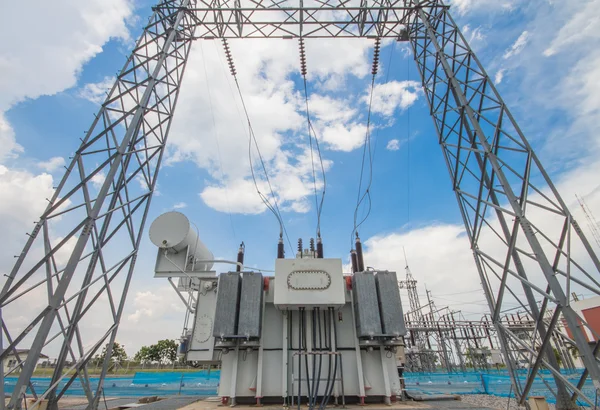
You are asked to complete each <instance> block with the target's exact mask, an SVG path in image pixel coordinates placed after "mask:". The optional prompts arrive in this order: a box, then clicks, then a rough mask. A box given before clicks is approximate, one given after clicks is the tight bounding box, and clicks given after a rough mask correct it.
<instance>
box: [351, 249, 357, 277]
mask: <svg viewBox="0 0 600 410" xmlns="http://www.w3.org/2000/svg"><path fill="white" fill-rule="evenodd" d="M350 261H351V262H352V273H356V272H358V258H357V256H356V251H355V250H354V249H352V250H351V251H350Z"/></svg>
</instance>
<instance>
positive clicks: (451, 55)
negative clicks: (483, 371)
mask: <svg viewBox="0 0 600 410" xmlns="http://www.w3.org/2000/svg"><path fill="white" fill-rule="evenodd" d="M334 37H346V38H348V37H357V38H358V37H369V38H374V39H382V38H392V39H396V40H399V41H408V42H409V43H410V46H411V48H412V51H413V54H414V58H415V61H416V63H417V66H418V69H419V73H420V75H421V79H422V86H423V90H424V92H425V95H426V97H427V101H428V104H429V107H430V111H431V116H432V118H433V120H434V124H435V127H436V130H437V133H438V137H439V143H440V146H441V147H442V150H443V153H444V157H445V160H446V163H447V166H448V171H449V174H450V177H451V182H452V189H453V190H454V192H455V194H456V199H457V201H458V205H459V208H460V211H461V215H462V217H463V219H464V223H465V228H466V232H467V235H468V238H469V240H470V243H471V250H472V252H473V255H474V258H475V263H476V266H477V269H478V272H479V276H480V279H481V282H482V284H483V289H484V292H485V295H486V299H487V301H488V304H489V308H490V312H491V322H492V323H493V326H494V327H495V329H496V330H497V332H498V338H499V341H500V344H501V347H502V350H503V352H504V355H505V356H506V359H507V360H506V361H507V365H508V368H509V371H510V373H511V376H512V380H513V385H514V391H515V392H516V394H517V396H518V397H519V399H520V400H521V402H523V401H524V400H525V397H526V396H527V393H528V391H529V389H530V387H531V385H532V383H533V380H534V378H535V376H536V373H537V372H538V370H539V369H540V368H544V369H547V370H549V371H550V372H551V373H552V374H553V376H554V379H555V382H556V385H557V388H556V392H555V393H556V395H557V399H558V407H559V408H561V409H564V408H570V407H573V406H574V404H573V403H574V400H573V399H574V398H575V397H578V398H580V399H582V400H584V401H587V402H589V403H591V400H592V399H593V396H591V395H590V394H586V391H583V390H582V388H583V386H584V382H585V380H586V378H588V377H591V379H592V380H593V382H594V384H595V385H596V386H598V387H600V385H599V384H598V383H600V368H599V367H598V364H597V362H596V359H595V357H594V353H595V352H596V351H597V349H598V346H597V345H596V347H590V346H589V345H588V342H587V339H586V338H585V334H584V330H583V327H584V326H587V323H586V321H585V320H584V319H583V318H581V317H579V316H578V314H577V313H576V312H575V311H574V310H573V309H572V308H571V307H570V306H569V298H568V296H567V295H569V294H570V289H571V287H572V286H578V287H582V288H585V289H587V290H588V291H592V292H594V293H596V294H600V283H599V282H598V281H597V277H598V272H599V271H600V262H599V261H598V258H597V257H596V255H595V254H594V252H593V250H592V248H591V246H590V244H589V242H588V240H587V239H586V238H585V236H584V234H583V232H582V231H581V229H580V228H579V226H578V225H577V224H576V222H575V221H574V220H573V218H572V216H571V213H570V212H569V210H568V209H567V206H566V204H565V202H564V201H563V199H562V198H561V197H560V195H559V193H558V191H557V189H556V188H555V186H554V184H553V183H552V181H551V180H550V178H549V176H548V174H547V173H546V171H545V170H544V168H543V167H542V165H541V163H540V161H539V159H538V157H537V156H536V155H535V153H534V152H533V149H532V148H531V146H530V144H529V143H528V141H527V140H526V139H525V137H524V135H523V133H522V132H521V130H520V129H519V127H518V126H517V123H516V122H515V120H514V118H513V116H512V115H511V114H510V112H509V110H508V109H507V107H506V105H505V104H504V102H503V100H502V98H501V97H500V95H499V94H498V91H497V90H496V88H495V87H494V85H493V83H492V81H491V80H490V78H489V76H488V75H487V74H486V72H485V70H484V69H483V67H482V66H481V64H480V62H479V60H478V59H477V57H476V56H475V54H474V53H473V51H472V50H471V48H470V47H469V45H468V44H467V41H466V40H465V38H464V36H463V35H462V34H461V32H460V30H459V29H458V27H457V25H456V23H455V22H454V20H453V19H452V18H451V16H450V14H449V8H448V7H447V6H445V5H444V4H443V3H442V2H441V1H439V0H429V1H415V0H412V1H411V0H324V1H320V0H311V1H308V0H277V1H276V0H212V1H200V0H163V1H161V2H160V3H159V4H158V5H157V6H156V7H154V8H153V14H152V16H151V17H150V19H149V21H148V23H147V24H146V26H145V28H144V31H143V33H142V34H141V36H140V38H139V39H138V41H137V43H136V45H135V47H134V49H133V51H132V53H131V55H130V56H129V58H128V59H127V61H126V63H125V66H124V67H123V68H122V70H121V71H120V72H119V73H118V75H117V78H116V81H115V84H114V86H113V87H112V88H111V90H110V91H109V92H108V94H107V97H106V99H105V101H104V103H103V104H102V106H101V108H100V109H99V111H98V113H97V115H96V116H95V118H94V120H93V122H92V125H91V127H90V128H89V130H88V131H87V132H86V134H85V136H84V138H82V141H81V145H80V147H79V149H77V151H76V152H75V154H74V156H73V157H72V160H71V163H70V164H69V165H68V167H67V170H66V173H65V175H64V177H63V178H62V180H61V181H60V183H59V184H58V186H57V187H56V189H55V192H54V195H53V196H52V197H51V198H48V205H47V208H46V210H45V211H44V213H43V214H42V215H41V218H40V220H39V221H38V222H37V223H36V224H35V226H34V228H33V230H32V232H31V233H30V234H29V238H28V239H27V242H26V244H25V246H24V248H23V251H22V252H21V253H20V254H19V255H18V256H17V258H16V263H15V265H14V268H13V269H12V271H11V272H10V273H9V275H7V277H6V279H5V282H4V285H3V288H2V291H1V293H0V306H1V307H2V310H3V311H2V315H3V316H2V332H3V338H1V339H0V340H1V342H0V343H3V346H1V349H0V350H1V358H2V360H4V359H5V358H6V357H7V356H8V355H10V354H15V355H16V356H17V361H18V363H17V364H16V366H15V367H14V368H12V369H4V370H3V373H2V376H0V377H2V378H3V377H4V376H5V375H7V374H11V373H12V372H13V371H15V370H16V369H19V371H20V372H19V378H18V382H17V384H16V387H15V390H14V393H13V394H12V397H11V400H10V403H9V405H8V407H9V408H20V406H21V402H20V398H21V396H22V394H23V393H24V392H25V391H26V389H27V387H28V386H29V387H30V391H31V392H32V394H33V395H34V396H35V397H37V398H39V399H42V398H46V399H48V400H49V408H50V409H56V408H57V401H58V400H59V399H60V398H61V397H62V395H63V394H64V393H65V392H66V390H67V388H68V387H69V386H71V385H72V384H73V383H74V382H75V381H76V380H77V379H79V382H80V383H81V385H82V387H83V390H84V391H85V393H86V396H87V398H88V401H89V408H91V409H95V408H97V407H98V403H99V399H100V397H101V393H102V388H103V380H104V377H105V375H106V372H107V368H108V364H109V361H110V357H111V349H112V345H113V342H114V340H115V336H116V333H117V330H118V327H119V323H120V319H121V315H122V312H123V306H124V302H125V298H126V295H127V291H128V288H129V284H130V281H131V277H132V274H133V270H134V266H135V261H136V258H137V257H138V249H139V244H140V240H141V235H142V233H143V230H144V224H145V222H146V217H147V214H148V209H149V206H150V202H151V199H152V194H153V192H154V190H155V186H156V181H157V176H158V171H159V169H160V165H161V160H162V157H163V154H164V150H165V146H166V143H167V137H168V134H169V129H170V127H171V122H172V119H173V113H174V110H175V106H176V103H177V97H178V95H179V90H180V87H181V84H182V79H183V75H184V71H185V67H186V62H187V59H188V56H189V52H190V47H191V44H192V42H193V41H194V40H196V39H217V38H280V39H294V38H334ZM498 249H500V251H498ZM65 255H66V256H65ZM32 292H34V293H32ZM32 294H35V295H36V299H37V300H41V301H42V305H41V306H40V307H39V309H37V310H36V313H35V314H33V315H32V316H31V317H30V318H29V319H28V320H27V323H25V324H21V325H14V326H12V325H11V326H9V325H8V322H7V320H6V319H7V314H8V313H7V312H10V309H11V307H12V306H15V305H16V304H17V303H18V302H19V301H21V300H22V298H23V297H25V296H26V295H29V296H31V295H32ZM507 300H510V301H512V302H514V301H515V300H516V301H518V302H519V303H521V304H522V306H523V309H524V310H525V311H526V312H527V313H528V314H529V316H530V317H531V318H533V320H534V321H535V337H534V339H535V338H537V342H536V343H537V344H534V345H533V347H532V346H529V345H528V344H527V343H525V342H523V341H522V340H521V339H519V338H518V337H517V336H516V335H515V334H514V332H513V331H512V330H511V329H510V327H508V326H506V325H505V324H504V323H503V321H502V320H501V318H500V313H501V312H502V310H503V304H504V303H505V302H506V301H507ZM538 300H541V302H542V303H541V307H538V304H537V302H538ZM98 301H102V302H103V303H102V304H100V303H97V302H98ZM31 308H32V309H35V308H36V304H32V306H31ZM101 308H104V309H105V311H99V309H101ZM547 311H552V312H554V313H553V317H552V319H551V320H550V322H549V323H547V322H546V321H544V320H542V318H543V317H545V315H546V312H547ZM91 312H93V314H94V315H95V316H94V317H96V318H98V317H101V318H102V320H97V321H98V323H97V326H98V327H100V326H101V327H103V330H102V334H101V335H100V336H99V337H95V338H94V339H93V340H89V338H87V336H86V335H84V334H83V333H82V332H81V330H80V323H81V322H82V321H83V320H86V319H87V318H89V317H90V315H91ZM559 317H562V318H563V319H564V321H565V323H566V324H567V326H568V327H569V328H570V330H571V332H572V334H573V340H572V343H573V344H574V345H575V346H577V349H578V350H579V354H580V356H581V358H582V360H583V362H584V364H585V366H586V371H585V372H584V374H583V376H582V378H581V380H580V382H579V383H575V384H573V383H571V382H570V381H569V380H568V379H567V378H565V377H564V376H563V375H562V374H561V373H560V369H559V367H558V363H557V361H556V359H555V358H554V356H553V354H552V350H551V348H550V346H549V340H550V335H551V334H552V333H553V329H554V327H555V326H556V324H557V322H558V320H559ZM596 337H597V336H596ZM52 341H58V342H60V343H62V348H61V350H60V354H59V357H58V360H57V363H56V367H55V371H54V374H53V376H52V380H51V384H50V388H49V389H47V390H46V391H45V392H44V393H43V394H42V392H36V391H35V388H34V386H32V385H31V383H30V379H31V376H32V374H33V371H34V369H35V365H36V362H37V358H38V357H39V354H40V353H41V350H42V348H43V347H44V346H45V345H47V344H48V343H50V342H52ZM24 344H27V345H28V346H30V349H29V355H28V356H27V359H26V358H24V357H19V356H18V352H17V350H16V348H17V346H20V347H22V346H23V345H24ZM538 345H539V348H538V349H536V348H535V346H538ZM103 346H107V354H106V355H105V359H104V365H103V369H102V372H101V375H100V378H99V382H98V383H97V384H96V385H94V384H92V383H91V382H90V378H89V376H88V374H87V372H86V366H87V364H88V362H89V360H90V359H91V357H92V356H93V355H95V354H96V353H97V352H98V351H99V350H100V349H101V348H102V347H103ZM514 346H518V347H519V348H520V349H522V350H524V351H527V352H529V354H530V361H531V368H530V370H529V371H528V373H527V374H526V375H524V376H522V375H521V377H519V376H520V375H519V374H517V372H516V368H515V365H514V363H515V362H514V358H513V357H512V356H511V352H512V351H514V350H515V349H513V348H512V347H514ZM1 386H3V380H0V388H2V387H1ZM2 393H3V392H2ZM2 405H3V402H2Z"/></svg>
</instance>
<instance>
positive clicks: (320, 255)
mask: <svg viewBox="0 0 600 410" xmlns="http://www.w3.org/2000/svg"><path fill="white" fill-rule="evenodd" d="M317 258H319V259H323V241H321V237H320V236H319V237H318V238H317Z"/></svg>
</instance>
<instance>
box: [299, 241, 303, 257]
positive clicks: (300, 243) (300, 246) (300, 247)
mask: <svg viewBox="0 0 600 410" xmlns="http://www.w3.org/2000/svg"><path fill="white" fill-rule="evenodd" d="M298 252H299V253H300V257H302V238H300V239H298Z"/></svg>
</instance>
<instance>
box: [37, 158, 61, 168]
mask: <svg viewBox="0 0 600 410" xmlns="http://www.w3.org/2000/svg"><path fill="white" fill-rule="evenodd" d="M64 165H65V159H64V158H63V157H52V158H50V159H49V160H48V161H43V162H40V163H38V167H39V168H41V169H43V170H44V171H46V172H54V171H56V170H57V169H59V168H60V167H62V166H64Z"/></svg>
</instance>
